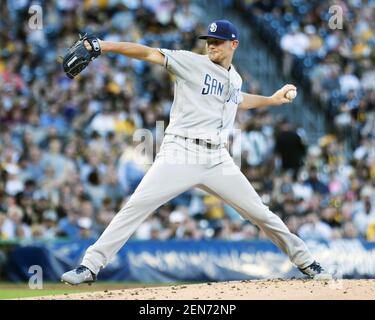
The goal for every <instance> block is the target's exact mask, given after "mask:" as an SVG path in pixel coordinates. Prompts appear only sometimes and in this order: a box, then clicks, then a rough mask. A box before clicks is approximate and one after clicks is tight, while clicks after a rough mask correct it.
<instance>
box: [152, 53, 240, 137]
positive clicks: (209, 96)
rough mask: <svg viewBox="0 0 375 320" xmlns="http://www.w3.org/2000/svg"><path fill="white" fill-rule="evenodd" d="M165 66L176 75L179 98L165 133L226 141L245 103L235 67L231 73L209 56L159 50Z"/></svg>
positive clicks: (230, 70)
mask: <svg viewBox="0 0 375 320" xmlns="http://www.w3.org/2000/svg"><path fill="white" fill-rule="evenodd" d="M159 50H160V52H162V53H163V55H164V57H165V58H164V66H165V67H166V68H167V70H168V71H169V72H171V73H172V74H174V75H175V76H176V81H175V99H174V101H173V105H172V109H171V114H170V122H169V126H168V127H167V129H166V131H165V133H167V134H168V133H169V134H175V135H180V136H184V137H188V138H198V139H204V140H207V141H209V142H211V143H213V144H219V143H220V142H226V141H227V139H228V134H229V133H230V132H231V131H232V129H233V123H234V119H235V116H236V112H237V107H238V105H239V104H240V103H241V102H242V95H241V86H242V79H241V76H240V75H239V74H238V72H237V71H236V69H235V68H234V66H233V65H231V67H230V69H229V71H228V70H226V69H225V68H224V67H222V66H220V65H218V64H216V63H214V62H212V61H211V60H210V59H209V58H208V56H207V55H200V54H196V53H193V52H190V51H184V50H168V49H159Z"/></svg>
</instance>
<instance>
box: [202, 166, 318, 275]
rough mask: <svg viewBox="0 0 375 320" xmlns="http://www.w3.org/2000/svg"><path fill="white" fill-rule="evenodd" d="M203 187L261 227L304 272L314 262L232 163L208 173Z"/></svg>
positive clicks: (302, 244)
mask: <svg viewBox="0 0 375 320" xmlns="http://www.w3.org/2000/svg"><path fill="white" fill-rule="evenodd" d="M203 184H204V186H205V187H206V190H207V191H209V192H212V193H214V194H216V195H217V196H219V197H220V198H222V199H223V200H224V201H226V202H227V203H228V204H229V205H231V206H232V207H233V208H235V209H236V210H237V211H238V212H239V213H240V214H241V215H242V216H243V217H244V218H245V219H247V220H250V221H251V222H253V223H255V224H256V225H258V227H259V228H261V229H262V230H263V231H264V232H265V234H266V235H267V236H268V237H269V238H270V239H271V241H272V242H273V243H275V244H276V245H277V246H278V247H279V248H280V249H281V250H282V251H283V252H284V253H286V254H287V255H288V256H289V259H290V260H291V261H292V262H293V263H294V264H295V265H297V266H298V267H300V268H305V267H307V266H309V265H310V264H311V263H313V262H314V259H313V257H312V256H311V254H310V253H309V251H308V249H307V247H306V245H305V243H304V242H303V241H302V240H301V239H300V238H299V237H297V236H296V235H294V234H292V233H291V232H290V231H289V230H288V228H287V227H286V225H285V224H284V223H283V221H282V220H281V219H280V218H279V217H278V216H277V215H276V214H274V213H272V212H271V211H270V210H269V208H268V207H267V206H266V205H264V204H263V203H262V200H261V198H260V197H259V195H258V194H257V193H256V191H255V190H254V188H253V187H252V185H251V184H250V182H249V181H248V180H247V179H246V177H245V176H244V175H243V174H242V172H241V171H240V170H239V168H238V167H237V166H235V164H234V163H233V161H231V160H228V161H226V162H225V163H223V164H220V165H218V166H216V167H214V168H211V169H210V170H209V171H208V172H206V173H205V175H204V179H203Z"/></svg>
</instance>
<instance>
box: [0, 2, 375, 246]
mask: <svg viewBox="0 0 375 320" xmlns="http://www.w3.org/2000/svg"><path fill="white" fill-rule="evenodd" d="M245 2H246V3H247V8H248V9H249V10H250V9H251V10H254V12H256V14H258V15H260V16H263V15H266V14H271V15H274V16H275V17H276V18H282V17H283V15H280V14H279V13H280V12H283V10H285V8H291V9H290V10H289V9H288V10H287V11H288V12H290V14H291V15H292V21H291V22H290V24H287V25H286V27H285V32H286V33H285V36H286V35H287V34H289V32H291V33H293V32H296V30H297V32H302V33H304V34H305V32H307V31H306V30H305V29H306V27H307V26H309V28H307V29H310V31H311V30H313V29H312V28H311V27H314V28H315V29H314V30H315V31H314V32H315V34H316V35H319V37H321V41H322V46H325V45H324V43H325V41H326V38H327V37H328V38H329V36H330V37H331V38H332V37H337V39H336V38H335V39H336V40H335V39H334V38H332V39H331V40H330V41H329V43H330V47H327V48H328V49H326V54H325V56H324V57H323V56H322V55H319V57H322V60H317V61H316V62H315V61H314V63H313V65H312V66H311V68H310V69H309V70H310V73H309V76H310V77H311V79H312V83H313V88H314V90H315V91H314V92H319V91H320V92H323V91H324V90H325V91H324V92H325V94H320V95H321V96H322V97H324V98H322V99H325V100H324V103H325V104H326V105H327V108H332V103H333V102H332V101H334V99H333V98H334V96H332V95H333V90H332V89H328V87H327V85H325V84H323V82H324V81H328V82H329V84H332V83H333V81H330V80H328V79H329V76H328V75H327V74H325V73H322V72H319V71H318V70H320V69H322V68H323V66H329V67H330V63H331V62H332V60H330V59H332V55H331V53H332V52H331V51H334V52H335V54H333V55H334V56H335V57H342V54H341V51H340V50H341V49H339V47H340V45H341V42H342V38H343V37H344V38H345V40H346V41H345V42H348V43H349V42H350V40H351V38H352V37H355V39H359V38H358V37H357V34H356V32H360V31H356V30H357V29H358V30H359V29H360V30H363V29H364V28H365V27H366V26H365V24H366V23H364V26H361V27H358V28H353V30H352V29H351V31H347V30H336V31H330V30H326V32H327V35H326V36H322V35H320V31H319V33H318V30H320V29H319V25H316V23H317V21H318V20H317V21H315V20H311V19H312V18H308V17H310V16H309V15H308V14H307V13H305V14H304V15H298V17H296V18H295V16H294V15H293V14H294V11H291V10H292V9H293V10H294V9H295V6H293V5H292V4H291V3H292V2H289V1H285V3H284V2H283V1H280V2H275V3H276V5H275V6H273V5H272V4H271V2H270V1H265V2H263V3H266V4H267V3H268V4H269V7H267V6H264V5H261V4H260V1H245ZM297 2H298V1H296V3H297ZM299 2H301V1H299ZM357 2H358V1H357ZM230 3H231V1H226V4H227V5H228V4H230ZM312 3H313V2H312ZM32 4H40V5H41V6H42V7H43V12H44V14H43V28H42V29H32V28H30V26H29V23H28V22H29V17H30V14H29V13H28V10H29V6H30V5H32ZM306 6H307V8H310V9H311V10H313V11H314V12H315V11H316V10H318V11H316V12H318V13H319V12H320V11H319V10H321V11H323V10H325V8H326V6H323V5H321V6H318V8H320V9H314V8H315V7H314V6H312V7H309V6H310V5H307V4H306ZM346 8H348V9H347V10H349V11H351V10H352V8H354V9H353V10H354V12H356V13H357V14H358V18H357V20H358V24H359V23H361V21H362V20H361V19H362V18H361V14H365V15H366V17H368V19H367V20H365V21H367V23H368V32H373V31H371V30H375V29H374V28H373V22H374V21H373V20H374V19H373V17H374V15H372V16H371V15H368V14H366V13H365V11H363V12H362V10H361V9H358V10H357V9H355V7H352V6H350V5H347V6H346ZM367 8H369V5H368V6H367ZM360 12H362V13H360ZM0 14H1V17H2V19H1V20H0V47H1V55H0V122H1V126H0V239H1V240H15V239H23V240H34V239H56V238H63V237H64V238H70V239H80V238H96V237H98V236H99V235H100V234H101V232H102V231H103V230H104V229H105V227H106V226H107V225H108V223H109V222H110V221H111V219H112V218H113V217H114V215H115V214H116V212H117V211H118V210H119V209H120V208H121V207H122V206H123V205H124V203H126V201H127V200H128V198H129V196H130V195H131V194H132V192H133V191H134V190H135V188H136V186H137V185H138V183H139V182H140V180H141V179H142V177H143V176H144V174H145V172H146V171H147V170H148V168H149V167H150V163H147V161H142V160H144V159H141V158H140V157H142V156H141V155H140V154H139V153H137V152H136V147H137V143H136V142H135V141H134V140H133V135H134V133H135V132H136V130H137V129H140V128H145V129H148V130H150V131H151V132H152V134H153V136H154V138H155V139H154V145H153V147H154V148H153V149H154V154H155V153H156V152H157V145H158V142H160V141H158V132H157V129H156V125H155V122H156V121H160V123H161V124H162V126H164V127H166V126H167V125H168V116H169V111H170V107H171V104H172V101H173V78H172V77H171V76H170V75H169V74H168V73H167V72H166V71H165V70H164V69H163V68H161V67H160V66H153V65H150V64H146V63H144V62H142V61H137V60H133V59H127V58H126V57H124V56H120V55H111V54H107V55H102V56H101V57H100V58H99V59H96V60H95V61H93V62H92V63H91V64H90V66H89V67H88V68H87V69H86V70H85V71H84V72H83V73H82V74H81V75H80V76H79V77H77V78H76V79H74V80H70V79H68V78H67V77H66V75H65V74H64V73H63V70H62V67H61V64H60V63H58V62H57V57H58V56H62V55H64V53H65V50H66V48H67V47H69V46H70V45H71V44H72V43H74V42H75V41H76V39H77V37H78V33H79V32H81V33H82V32H94V33H95V34H97V35H98V36H99V37H100V38H101V39H104V40H113V41H132V42H137V43H142V44H146V45H149V46H153V47H165V48H172V49H182V48H183V49H187V50H193V51H194V52H197V53H204V41H198V40H196V36H197V34H201V33H203V32H204V31H205V29H206V26H205V23H202V22H203V21H205V20H204V18H205V17H204V15H205V13H204V12H203V11H202V9H201V8H199V7H198V6H196V5H194V4H192V3H190V1H186V0H180V1H168V0H143V1H141V0H101V1H100V0H99V1H94V0H85V1H79V0H69V1H67V0H54V1H52V0H51V1H28V0H13V1H10V0H9V1H1V2H0ZM312 16H313V17H315V16H316V14H314V15H312ZM317 16H318V17H320V15H317ZM303 17H306V19H307V20H306V21H305V22H304V20H303ZM294 18H295V19H294ZM360 18H361V19H360ZM288 19H289V18H288ZM301 19H302V21H300V20H301ZM308 19H310V20H308ZM317 19H318V18H317ZM260 21H261V20H260ZM296 21H297V22H298V26H297V25H296V24H293V22H296ZM318 22H319V21H318ZM320 26H324V23H320ZM289 27H290V29H289ZM298 30H299V31H298ZM311 32H312V31H311ZM351 32H354V33H353V34H352V33H351ZM306 34H307V33H306ZM283 37H284V35H283V36H280V41H281V42H280V45H281V46H282V47H283V48H284V49H285V51H286V52H288V49H287V46H285V42H287V41H285V40H284V41H283V40H282V38H283ZM338 38H339V39H340V40H338ZM366 39H368V42H366V44H368V46H369V48H370V52H372V53H371V54H373V52H374V50H373V47H371V46H372V45H373V42H372V40H369V39H371V37H368V38H366ZM334 40H335V41H336V42H338V43H336V42H335V41H334ZM333 43H336V46H334V45H333ZM351 45H352V46H354V44H353V43H351ZM348 46H349V44H348ZM348 48H349V47H348ZM348 48H347V49H348ZM350 48H352V47H350ZM371 48H372V49H371ZM371 50H372V51H371ZM306 52H309V51H308V50H306ZM290 54H291V55H292V56H291V57H292V62H293V57H294V56H293V55H294V54H295V53H293V52H292V53H290ZM303 54H305V52H304V53H303ZM306 54H307V53H306ZM371 54H370V55H368V56H367V57H362V58H359V61H360V62H362V61H367V62H363V64H362V63H359V62H358V61H357V60H356V59H357V58H356V56H355V57H354V56H353V57H352V58H348V57H347V58H345V63H347V66H355V67H356V66H357V64H359V65H360V66H361V67H362V68H365V66H366V65H368V64H369V63H370V65H371V63H372V64H373V62H374V60H373V56H371ZM330 56H331V58H330ZM302 57H304V56H303V55H302ZM288 59H289V60H290V57H289V58H285V60H286V61H288ZM337 59H338V58H337ZM340 59H341V58H340ZM340 59H338V60H337V61H336V60H335V63H336V65H337V66H338V67H336V68H337V74H336V76H337V78H338V84H339V86H338V87H337V88H336V89H337V90H338V94H339V95H340V97H341V96H342V99H344V100H343V101H341V100H340V104H339V108H338V109H337V114H335V117H339V116H341V115H342V114H347V115H349V116H350V126H349V127H350V130H355V131H356V132H357V135H358V139H357V141H356V142H355V143H354V142H353V141H351V147H352V149H348V148H347V143H346V139H345V135H343V134H342V132H343V131H342V127H341V126H340V127H339V126H338V127H337V134H329V135H327V136H324V137H322V139H321V140H320V141H319V143H318V144H317V145H306V143H305V140H304V136H303V131H301V130H300V129H298V128H294V127H293V126H292V125H291V124H290V123H289V122H288V121H287V119H275V118H274V117H272V115H271V114H270V113H269V112H268V111H267V110H252V111H241V110H239V112H238V114H237V118H236V127H237V128H241V133H239V134H236V135H234V136H233V139H232V142H233V145H236V144H240V145H241V154H240V157H241V170H242V171H243V172H244V174H245V175H246V177H247V178H248V179H249V181H250V182H251V183H252V184H253V186H254V188H255V189H256V190H257V191H258V192H259V194H260V195H261V197H262V199H263V201H264V202H265V203H266V204H267V205H268V206H269V207H270V209H271V210H273V212H275V213H276V214H278V215H279V216H280V217H282V219H283V220H284V221H285V222H286V224H287V226H288V227H289V228H290V230H291V231H292V232H294V233H296V234H298V235H299V236H301V237H302V238H303V239H315V240H329V239H337V238H362V239H367V240H369V241H375V204H374V199H375V189H374V182H375V151H374V150H375V148H374V129H373V126H374V123H375V117H374V108H373V106H374V104H373V103H374V91H373V88H371V87H368V86H367V87H366V86H364V85H363V84H364V83H365V84H366V85H367V84H368V83H367V82H368V80H363V79H362V76H363V74H361V75H360V76H359V75H358V74H356V73H354V70H356V69H355V68H354V69H353V68H351V69H350V68H349V69H347V68H346V64H345V63H344V62H342V61H341V60H340ZM351 59H352V60H351ZM366 59H367V60H366ZM330 61H331V62H330ZM348 61H349V62H348ZM368 61H370V62H368ZM286 63H287V62H286ZM324 70H325V69H324ZM345 70H351V71H345ZM240 71H241V70H240ZM367 71H368V72H371V70H367ZM285 72H291V70H288V67H287V66H286V67H285ZM346 72H349V73H346ZM346 75H348V76H349V77H351V78H353V76H354V77H355V76H357V78H358V79H357V80H358V82H359V85H358V87H356V88H352V87H351V85H348V84H347V83H350V84H351V83H352V82H353V81H351V80H350V79H347V78H348V77H347V78H345V76H346ZM243 77H244V80H245V81H244V87H243V90H244V91H247V92H251V93H261V90H260V88H259V85H258V84H257V82H256V80H254V79H252V78H251V76H249V75H248V74H243ZM341 78H344V79H346V80H342V81H340V79H341ZM364 79H367V78H364ZM370 84H371V81H370ZM319 86H320V87H319ZM348 88H349V89H348ZM345 90H347V91H345ZM353 90H354V91H353ZM353 92H354V93H353ZM353 94H354V96H355V97H356V99H358V101H359V102H358V106H357V107H356V105H355V104H353V103H348V101H347V100H345V99H346V98H345V97H348V95H349V96H350V95H353ZM355 109H357V112H355ZM359 114H361V115H362V116H361V117H359ZM338 123H341V122H340V121H338ZM340 130H341V131H340ZM350 137H355V134H351V136H350ZM233 152H234V151H233ZM145 163H146V164H145ZM133 238H134V239H164V240H165V239H175V238H179V239H181V238H192V239H212V238H219V239H228V240H245V239H263V238H266V237H265V235H264V233H263V232H262V231H261V230H259V229H258V228H257V227H256V226H254V225H252V224H250V223H249V222H248V221H245V220H243V219H242V218H241V217H240V215H239V214H238V213H237V212H236V211H235V210H234V209H233V208H231V207H230V206H228V205H226V204H225V203H223V202H222V201H221V200H220V199H217V198H216V197H214V196H211V195H209V194H206V193H204V192H203V191H200V190H196V189H194V190H191V191H188V192H186V193H184V194H182V195H180V196H179V197H177V198H175V199H173V200H171V201H170V202H168V203H166V204H165V205H163V206H162V207H161V208H159V209H158V210H157V211H156V212H155V213H154V214H153V215H151V216H150V218H148V219H147V220H146V221H145V222H144V223H143V224H142V225H141V227H140V228H139V229H138V230H137V231H136V233H135V234H134V235H133Z"/></svg>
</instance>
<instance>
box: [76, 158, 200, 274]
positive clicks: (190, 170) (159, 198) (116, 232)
mask: <svg viewBox="0 0 375 320" xmlns="http://www.w3.org/2000/svg"><path fill="white" fill-rule="evenodd" d="M200 174H201V172H200V168H199V167H198V166H196V165H190V166H189V165H180V164H168V163H165V162H163V161H161V160H160V159H159V160H156V162H155V163H154V164H153V166H152V167H151V168H150V169H149V171H148V172H147V174H146V175H145V176H144V178H143V180H142V181H141V183H140V184H139V186H138V187H137V189H136V190H135V192H134V194H133V195H132V196H131V197H130V199H129V201H128V202H127V203H126V205H125V206H124V207H123V208H122V209H121V210H120V211H119V212H118V213H117V215H116V216H115V217H114V218H113V220H112V221H111V223H110V224H109V225H108V227H107V228H106V229H105V230H104V232H103V234H102V235H101V236H100V238H99V239H98V240H97V241H96V242H95V244H93V245H92V246H90V247H89V248H88V249H87V252H86V254H85V256H84V258H83V261H82V265H84V266H86V267H88V268H89V269H90V270H91V271H92V272H94V273H96V274H97V273H98V272H99V270H100V269H101V268H103V267H105V266H106V265H107V264H108V262H109V261H110V260H111V259H112V258H113V256H114V255H115V254H116V253H117V252H118V250H120V249H121V247H122V246H123V245H124V244H125V242H126V241H127V240H128V239H129V237H130V236H131V235H132V234H133V232H134V231H135V230H136V229H137V228H138V227H139V226H140V224H141V223H142V222H143V221H144V220H145V219H146V218H147V216H149V215H150V214H151V213H152V212H153V211H154V210H156V209H157V208H158V207H160V206H161V205H162V204H164V203H165V202H167V201H169V200H170V199H172V198H174V197H176V196H177V195H179V194H180V193H182V192H184V191H186V190H187V189H189V188H190V187H192V186H193V185H194V184H196V183H197V179H198V177H199V175H200Z"/></svg>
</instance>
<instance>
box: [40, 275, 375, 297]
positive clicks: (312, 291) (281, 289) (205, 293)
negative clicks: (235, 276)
mask: <svg viewBox="0 0 375 320" xmlns="http://www.w3.org/2000/svg"><path fill="white" fill-rule="evenodd" d="M33 299H40V300H41V299H43V300H46V299H54V300H71V299H74V300H82V299H84V300H200V299H202V300H243V299H245V300H253V299H262V300H268V299H273V300H274V299H276V300H280V299H281V300H319V299H320V300H321V299H324V300H331V299H341V300H343V299H357V300H368V299H371V300H375V279H371V280H341V279H340V280H331V281H314V280H301V279H296V280H280V279H277V280H275V279H273V280H251V281H250V280H247V281H229V282H208V283H202V284H189V285H176V286H168V287H150V288H137V289H126V288H124V289H123V290H114V291H98V292H90V293H75V294H64V295H54V296H48V297H47V296H46V297H36V298H33Z"/></svg>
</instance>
